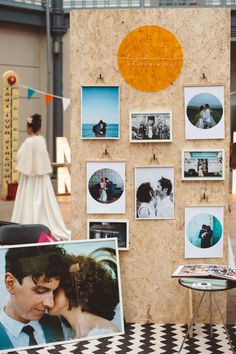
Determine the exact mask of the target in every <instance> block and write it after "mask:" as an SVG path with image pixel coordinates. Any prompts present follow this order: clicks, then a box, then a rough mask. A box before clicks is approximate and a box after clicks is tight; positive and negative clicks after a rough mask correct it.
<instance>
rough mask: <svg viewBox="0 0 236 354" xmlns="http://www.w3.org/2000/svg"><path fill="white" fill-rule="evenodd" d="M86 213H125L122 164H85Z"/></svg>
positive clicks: (123, 167) (123, 164)
mask: <svg viewBox="0 0 236 354" xmlns="http://www.w3.org/2000/svg"><path fill="white" fill-rule="evenodd" d="M87 213H92V214H93V213H94V214H124V213H125V163H124V162H87Z"/></svg>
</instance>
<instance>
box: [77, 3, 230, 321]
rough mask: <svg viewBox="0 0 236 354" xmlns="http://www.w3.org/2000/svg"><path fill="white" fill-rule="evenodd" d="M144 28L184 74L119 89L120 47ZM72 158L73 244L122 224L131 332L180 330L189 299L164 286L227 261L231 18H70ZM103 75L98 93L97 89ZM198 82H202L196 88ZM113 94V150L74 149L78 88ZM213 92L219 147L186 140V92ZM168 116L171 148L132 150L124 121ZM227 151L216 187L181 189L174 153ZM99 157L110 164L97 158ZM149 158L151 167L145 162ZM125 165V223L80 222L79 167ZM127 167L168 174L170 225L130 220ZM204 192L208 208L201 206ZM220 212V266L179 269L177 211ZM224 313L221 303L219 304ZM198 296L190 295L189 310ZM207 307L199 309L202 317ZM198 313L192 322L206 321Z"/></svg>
mask: <svg viewBox="0 0 236 354" xmlns="http://www.w3.org/2000/svg"><path fill="white" fill-rule="evenodd" d="M144 25H157V26H161V27H164V28H166V29H167V30H169V31H170V32H172V33H173V34H174V35H175V36H176V37H177V38H178V40H179V41H180V42H181V44H182V48H183V53H184V64H183V69H182V72H181V74H180V76H179V77H178V79H177V80H176V81H175V82H174V84H173V85H171V86H170V87H168V88H166V89H164V90H162V91H160V92H156V93H145V92H141V91H138V90H136V89H134V88H132V87H131V86H129V85H127V84H126V83H125V81H124V80H123V78H122V77H121V75H120V74H119V71H118V67H117V51H118V47H119V45H120V43H121V41H122V40H123V38H124V37H125V36H126V35H127V34H128V33H129V32H130V31H132V30H134V29H135V28H137V27H140V26H144ZM70 35H71V38H70V40H71V42H70V55H71V98H72V111H71V112H72V116H71V149H72V210H73V211H72V219H73V222H72V225H73V229H72V232H73V239H83V238H86V237H87V219H88V218H90V219H91V218H106V217H108V218H109V217H110V218H121V217H124V218H128V219H129V220H130V249H129V251H127V252H124V251H123V252H121V253H120V268H121V278H122V291H123V305H124V315H125V319H126V320H127V321H134V322H140V321H141V322H143V321H144V322H146V321H154V322H182V323H183V322H186V321H187V320H188V316H189V309H188V303H189V298H188V291H187V289H185V288H183V287H181V286H180V285H178V282H177V280H176V279H172V278H171V274H172V272H173V271H174V270H175V268H176V267H177V266H178V265H180V264H183V263H187V262H188V263H194V262H200V263H201V262H202V263H204V262H205V263H207V262H208V263H214V262H217V263H219V264H220V263H225V262H226V258H227V245H226V243H227V237H226V236H227V230H228V225H227V193H228V145H229V129H230V127H229V85H230V65H229V63H230V11H228V10H224V9H163V10H158V9H152V10H136V9H132V10H96V11H74V12H72V13H71V29H70ZM101 72H102V75H103V77H104V83H102V82H101V81H97V78H98V76H99V74H100V73H101ZM203 73H204V75H205V77H206V78H205V79H203ZM101 84H104V85H118V86H120V92H121V98H120V118H121V131H120V140H116V141H114V140H113V141H111V140H106V141H105V140H103V141H101V140H100V141H97V140H81V139H80V135H81V128H80V112H81V106H80V102H81V99H80V88H81V86H83V85H101ZM204 84H206V85H207V84H220V85H224V87H225V124H226V139H222V140H195V141H194V140H185V133H184V96H183V88H184V85H204ZM145 110H147V111H148V110H153V111H155V110H157V111H158V110H171V111H172V114H173V142H172V143H157V144H155V143H149V144H147V143H146V144H145V143H144V144H131V143H130V142H129V129H128V125H129V112H130V111H133V112H135V111H145ZM183 148H186V149H194V148H195V149H198V148H202V149H204V148H206V149H209V148H210V149H211V148H212V149H215V148H216V149H218V148H225V149H226V151H225V152H226V158H225V161H226V166H225V172H226V173H225V180H224V181H207V182H206V181H182V180H181V150H182V149H183ZM105 149H107V151H108V153H109V156H108V157H107V156H105V157H104V151H105ZM153 154H155V156H156V158H157V159H156V160H152V157H153ZM103 159H104V161H105V160H106V161H107V160H111V161H112V160H119V159H120V160H125V161H126V214H124V215H101V214H100V215H91V214H90V215H87V213H86V161H91V160H92V161H101V160H103ZM135 166H174V172H175V219H173V220H150V221H148V220H143V221H142V220H136V219H135V205H134V200H135V196H134V194H135V190H134V188H135V187H134V168H135ZM205 187H207V197H208V201H206V200H205V201H204V200H203V201H201V193H202V191H204V188H205ZM195 205H202V206H204V205H213V206H214V205H225V224H224V226H225V227H224V258H223V259H210V260H209V259H206V260H202V259H194V260H191V259H188V260H185V259H184V207H185V206H195ZM221 301H222V305H223V304H224V303H225V299H224V297H223V298H222V299H221ZM195 302H196V295H194V303H195ZM206 308H207V307H205V309H206ZM204 312H206V311H205V310H204V309H203V311H202V315H200V318H199V321H204V320H206V321H207V318H205V317H204Z"/></svg>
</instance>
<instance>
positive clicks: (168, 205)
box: [135, 167, 174, 219]
mask: <svg viewBox="0 0 236 354" xmlns="http://www.w3.org/2000/svg"><path fill="white" fill-rule="evenodd" d="M135 190H136V218H137V219H173V218H174V169H173V168H172V167H137V168H136V169H135Z"/></svg>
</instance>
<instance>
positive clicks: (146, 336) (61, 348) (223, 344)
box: [13, 323, 236, 354]
mask: <svg viewBox="0 0 236 354" xmlns="http://www.w3.org/2000/svg"><path fill="white" fill-rule="evenodd" d="M209 327H210V326H209V325H204V324H196V325H195V326H194V333H193V337H192V338H190V339H187V340H186V343H185V345H184V348H183V350H182V352H181V354H222V353H223V354H232V351H231V349H230V345H229V344H228V342H227V337H226V334H225V332H224V328H223V326H221V325H215V326H213V337H212V338H210V336H209ZM186 328H187V327H186V325H176V324H175V325H174V324H132V323H130V324H126V326H125V334H124V335H122V336H116V337H110V338H103V339H100V340H97V339H94V340H91V341H84V342H77V343H73V344H71V343H70V344H69V343H67V344H63V345H57V346H48V347H46V348H41V349H37V350H36V349H35V350H33V349H31V350H29V351H21V352H13V353H21V354H28V353H29V354H58V353H60V354H94V353H95V354H115V353H119V354H126V353H129V354H149V353H156V354H162V353H166V354H174V353H178V349H179V347H180V345H181V343H182V340H183V336H184V334H185V331H186ZM227 328H228V331H229V334H230V338H231V341H232V343H233V344H234V346H235V348H236V325H228V326H227Z"/></svg>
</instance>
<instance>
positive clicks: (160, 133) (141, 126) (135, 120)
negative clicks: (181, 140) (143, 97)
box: [129, 111, 172, 143]
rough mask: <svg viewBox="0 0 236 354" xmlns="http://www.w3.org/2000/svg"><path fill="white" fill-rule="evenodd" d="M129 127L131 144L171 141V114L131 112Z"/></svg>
mask: <svg viewBox="0 0 236 354" xmlns="http://www.w3.org/2000/svg"><path fill="white" fill-rule="evenodd" d="M129 127H130V142H132V143H149V142H150V143H158V142H171V141H172V113H171V112H158V111H157V112H131V113H130V126H129Z"/></svg>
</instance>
